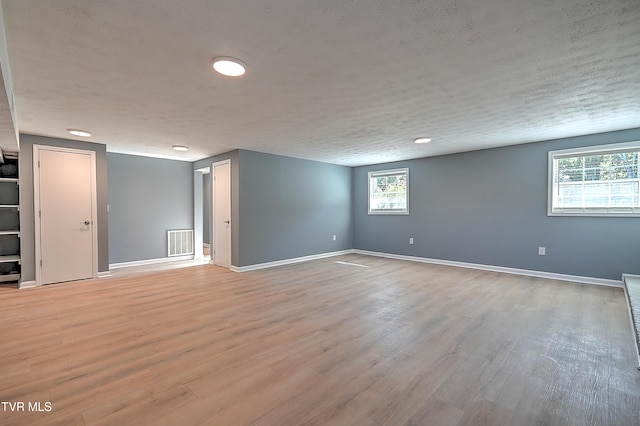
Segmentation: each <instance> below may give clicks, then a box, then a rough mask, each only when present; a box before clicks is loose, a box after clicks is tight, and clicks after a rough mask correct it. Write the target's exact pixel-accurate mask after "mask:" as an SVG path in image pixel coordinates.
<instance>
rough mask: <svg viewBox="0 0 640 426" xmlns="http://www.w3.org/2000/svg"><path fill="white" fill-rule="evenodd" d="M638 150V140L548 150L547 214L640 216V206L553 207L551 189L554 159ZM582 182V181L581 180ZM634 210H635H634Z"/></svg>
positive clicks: (639, 145) (552, 186)
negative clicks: (615, 207)
mask: <svg viewBox="0 0 640 426" xmlns="http://www.w3.org/2000/svg"><path fill="white" fill-rule="evenodd" d="M633 150H638V151H640V141H633V142H623V143H615V144H609V145H595V146H587V147H580V148H570V149H560V150H554V151H549V153H548V163H547V164H548V165H547V175H548V176H547V180H548V183H547V216H582V217H584V216H587V217H589V216H591V217H640V206H632V207H629V208H628V209H629V211H626V212H625V211H622V210H623V209H624V208H621V209H620V210H617V211H616V210H615V209H611V208H610V207H602V208H597V207H592V208H591V209H592V210H589V208H588V207H587V208H584V207H583V208H575V209H571V208H567V207H565V208H562V210H560V208H554V205H553V191H554V189H555V188H554V175H555V167H554V166H555V161H556V160H558V159H562V158H573V157H581V156H584V157H586V156H589V155H605V154H613V153H616V152H624V151H633ZM583 182H584V181H583ZM634 210H635V211H634Z"/></svg>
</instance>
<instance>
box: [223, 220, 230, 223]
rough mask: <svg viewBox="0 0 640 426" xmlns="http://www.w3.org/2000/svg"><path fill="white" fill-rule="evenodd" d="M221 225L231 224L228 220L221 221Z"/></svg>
mask: <svg viewBox="0 0 640 426" xmlns="http://www.w3.org/2000/svg"><path fill="white" fill-rule="evenodd" d="M222 223H227V224H229V223H231V221H230V220H223V221H222Z"/></svg>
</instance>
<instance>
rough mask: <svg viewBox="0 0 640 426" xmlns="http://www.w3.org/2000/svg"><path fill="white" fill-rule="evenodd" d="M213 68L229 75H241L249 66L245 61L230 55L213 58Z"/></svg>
mask: <svg viewBox="0 0 640 426" xmlns="http://www.w3.org/2000/svg"><path fill="white" fill-rule="evenodd" d="M213 69H214V70H216V71H218V72H219V73H220V74H222V75H226V76H229V77H240V76H241V75H243V74H244V73H245V72H247V66H246V65H245V63H244V62H242V61H241V60H240V59H236V58H232V57H230V56H221V57H219V58H215V59H214V60H213Z"/></svg>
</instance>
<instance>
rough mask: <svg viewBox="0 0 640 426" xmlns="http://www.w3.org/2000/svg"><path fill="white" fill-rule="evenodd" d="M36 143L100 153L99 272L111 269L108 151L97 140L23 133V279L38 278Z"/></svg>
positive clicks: (97, 180) (98, 184)
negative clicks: (34, 200)
mask: <svg viewBox="0 0 640 426" xmlns="http://www.w3.org/2000/svg"><path fill="white" fill-rule="evenodd" d="M33 145H48V146H59V147H64V148H74V149H83V150H86V151H95V152H96V185H97V192H98V193H97V199H98V272H105V271H108V270H109V223H108V222H109V221H108V218H107V152H106V146H105V145H102V144H97V143H89V142H80V141H72V140H67V139H56V138H50V137H44V136H34V135H25V134H22V135H20V170H19V172H20V234H21V238H20V244H21V247H20V249H21V257H22V259H21V263H22V280H23V281H33V280H35V277H36V276H35V273H36V271H35V216H34V207H33V205H34V204H33Z"/></svg>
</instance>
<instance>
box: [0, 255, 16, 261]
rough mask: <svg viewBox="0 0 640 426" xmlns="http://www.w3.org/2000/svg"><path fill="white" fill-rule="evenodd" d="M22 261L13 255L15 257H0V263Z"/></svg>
mask: <svg viewBox="0 0 640 426" xmlns="http://www.w3.org/2000/svg"><path fill="white" fill-rule="evenodd" d="M19 261H20V256H18V255H13V256H0V263H6V262H19Z"/></svg>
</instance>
